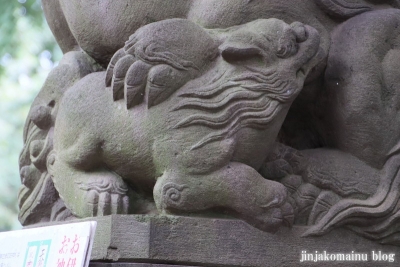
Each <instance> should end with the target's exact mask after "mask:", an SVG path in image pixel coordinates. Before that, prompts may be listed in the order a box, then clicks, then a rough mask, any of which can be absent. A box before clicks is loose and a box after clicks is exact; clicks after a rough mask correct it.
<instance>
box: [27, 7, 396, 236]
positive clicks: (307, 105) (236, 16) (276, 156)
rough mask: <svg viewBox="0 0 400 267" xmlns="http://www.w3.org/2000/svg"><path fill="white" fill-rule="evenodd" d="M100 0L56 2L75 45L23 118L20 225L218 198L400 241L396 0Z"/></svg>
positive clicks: (196, 207)
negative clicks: (99, 1)
mask: <svg viewBox="0 0 400 267" xmlns="http://www.w3.org/2000/svg"><path fill="white" fill-rule="evenodd" d="M90 2H91V1H86V2H81V1H70V0H69V1H68V4H67V3H66V0H47V1H43V7H44V10H45V15H46V18H47V20H48V22H49V25H50V27H51V29H52V30H53V32H54V35H55V37H56V39H57V41H58V42H59V44H60V47H61V48H62V50H63V52H64V53H65V54H64V57H63V59H62V61H61V62H60V64H59V66H58V67H56V68H55V69H54V70H53V71H52V72H51V73H50V75H49V77H48V78H47V80H46V82H45V84H44V85H43V88H42V90H41V91H40V93H39V95H38V97H37V98H36V99H35V101H34V103H33V104H32V108H31V110H30V113H29V116H28V119H27V122H26V125H25V129H24V142H25V146H24V149H23V151H22V153H21V157H20V168H21V180H22V187H21V190H20V193H19V205H20V215H19V218H20V221H21V223H22V224H23V225H29V224H35V223H40V222H48V221H62V220H69V219H73V218H82V217H89V216H101V215H108V214H117V213H119V214H128V213H134V214H158V213H160V214H183V215H185V214H186V215H187V214H192V213H199V214H202V213H207V214H208V216H209V215H210V214H213V215H214V216H219V214H220V213H221V212H222V213H224V214H229V215H230V216H233V217H237V218H241V219H243V220H245V221H246V222H248V223H249V224H251V225H253V226H254V227H257V228H259V229H262V230H265V231H270V232H274V231H276V230H277V229H278V228H279V227H280V226H281V225H289V226H290V225H292V224H293V223H294V224H298V225H310V226H311V227H310V228H309V230H308V232H307V233H306V234H310V235H321V234H324V233H326V232H328V231H330V230H331V229H333V228H335V227H338V226H343V225H345V226H346V227H349V228H351V229H352V230H354V231H355V232H357V233H359V234H361V235H363V236H365V237H367V238H370V239H374V240H378V241H379V242H382V243H391V244H399V240H400V239H399V236H398V233H397V231H396V229H397V225H398V224H399V219H398V218H399V214H400V212H399V192H400V191H399V187H398V185H399V181H400V178H399V177H398V176H399V175H398V170H399V166H400V162H399V160H398V155H397V154H398V147H399V145H398V142H399V140H400V138H399V137H400V136H399V135H400V129H398V128H399V125H400V124H396V123H394V122H396V121H399V120H398V119H397V116H398V112H397V111H398V108H397V106H398V101H399V100H398V99H397V98H398V95H399V94H398V93H397V92H400V90H398V89H400V88H398V87H399V84H400V83H399V79H400V78H399V77H400V76H399V75H398V73H397V72H398V70H399V69H400V66H398V65H399V64H400V63H399V62H400V61H399V60H398V58H399V56H400V54H399V40H400V39H399V31H400V28H399V27H398V25H399V23H400V19H399V18H400V16H399V15H400V11H398V10H397V9H396V8H397V7H398V6H399V2H398V1H379V2H378V1H363V0H359V1H345V0H307V1H300V0H291V1H286V2H285V3H282V2H283V1H278V0H262V1H244V0H243V1H242V0H235V1H232V0H192V1H188V0H171V1H161V0H149V1H128V0H120V1H114V2H113V1H105V2H104V3H102V4H103V5H104V6H102V7H101V6H99V5H91V3H90ZM111 2H112V3H113V5H111ZM82 12H83V13H82ZM311 14H313V15H311ZM116 18H118V19H116ZM366 219H367V220H368V222H369V224H368V226H366V225H365V224H364V222H365V220H366Z"/></svg>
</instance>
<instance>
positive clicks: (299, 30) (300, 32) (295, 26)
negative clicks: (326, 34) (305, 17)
mask: <svg viewBox="0 0 400 267" xmlns="http://www.w3.org/2000/svg"><path fill="white" fill-rule="evenodd" d="M290 28H291V29H292V30H293V32H294V34H295V36H296V41H297V42H298V43H302V42H304V41H306V40H307V39H308V34H307V30H306V27H305V26H304V24H303V23H301V22H298V21H296V22H293V23H292V24H290Z"/></svg>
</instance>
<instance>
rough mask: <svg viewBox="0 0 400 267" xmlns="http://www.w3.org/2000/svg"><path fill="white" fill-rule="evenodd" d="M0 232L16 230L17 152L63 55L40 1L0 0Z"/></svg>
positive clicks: (18, 177) (18, 184)
mask: <svg viewBox="0 0 400 267" xmlns="http://www.w3.org/2000/svg"><path fill="white" fill-rule="evenodd" d="M0 7H1V9H2V11H1V12H0V231H7V230H12V229H19V228H21V225H20V224H19V222H18V219H17V214H18V206H17V195H18V189H19V186H20V176H19V167H18V157H19V153H20V151H21V149H22V146H23V142H22V129H23V125H24V122H25V118H26V116H27V114H28V111H29V107H30V104H31V103H32V101H33V99H34V98H35V96H36V95H37V93H38V92H39V90H40V88H41V86H42V84H43V82H44V79H45V78H46V76H47V75H48V73H49V71H50V70H51V69H52V68H54V67H55V66H56V65H57V63H58V61H59V60H60V59H61V57H62V53H61V50H60V49H59V47H58V46H57V44H56V42H55V40H54V37H53V36H52V34H51V32H50V29H49V27H48V26H47V24H46V21H45V19H44V16H43V11H42V7H41V1H40V0H0Z"/></svg>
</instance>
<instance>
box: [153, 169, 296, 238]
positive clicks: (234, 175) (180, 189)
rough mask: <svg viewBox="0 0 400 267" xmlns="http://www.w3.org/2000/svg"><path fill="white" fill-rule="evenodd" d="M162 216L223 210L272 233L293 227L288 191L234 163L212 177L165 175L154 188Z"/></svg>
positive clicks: (252, 170)
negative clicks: (283, 227)
mask: <svg viewBox="0 0 400 267" xmlns="http://www.w3.org/2000/svg"><path fill="white" fill-rule="evenodd" d="M154 199H155V202H156V205H157V208H158V209H159V211H160V212H163V213H170V214H185V213H193V212H200V211H206V210H212V209H223V210H224V211H227V212H229V213H232V214H233V215H235V216H236V217H239V218H241V219H243V220H245V221H246V222H248V223H249V224H251V225H253V226H255V227H257V228H259V229H261V230H264V231H268V232H275V231H276V230H278V228H279V227H280V226H281V225H291V224H292V223H293V209H292V206H291V205H290V204H289V202H287V201H288V197H287V192H286V188H285V187H284V186H283V185H282V184H280V183H277V182H274V181H270V180H266V179H264V178H263V177H262V176H261V175H260V174H258V173H257V171H256V170H254V169H253V168H251V167H249V166H247V165H245V164H242V163H237V162H231V163H229V164H228V165H226V166H224V167H223V168H221V169H219V170H217V171H214V172H212V173H210V174H201V175H194V174H185V173H179V172H177V171H174V170H169V171H166V172H164V174H163V175H162V176H161V177H160V178H158V181H157V183H156V185H155V188H154Z"/></svg>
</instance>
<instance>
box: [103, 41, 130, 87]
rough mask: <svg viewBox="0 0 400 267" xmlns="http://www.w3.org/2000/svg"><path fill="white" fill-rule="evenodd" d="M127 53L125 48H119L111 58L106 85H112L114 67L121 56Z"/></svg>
mask: <svg viewBox="0 0 400 267" xmlns="http://www.w3.org/2000/svg"><path fill="white" fill-rule="evenodd" d="M125 55H126V52H125V50H124V49H123V48H121V49H119V50H118V51H117V52H116V53H115V54H114V56H113V57H112V58H111V60H110V63H109V64H108V67H107V71H106V79H105V82H106V86H107V87H108V86H111V81H112V77H113V75H114V67H115V64H116V63H117V62H118V60H119V59H120V58H122V57H123V56H125Z"/></svg>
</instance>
